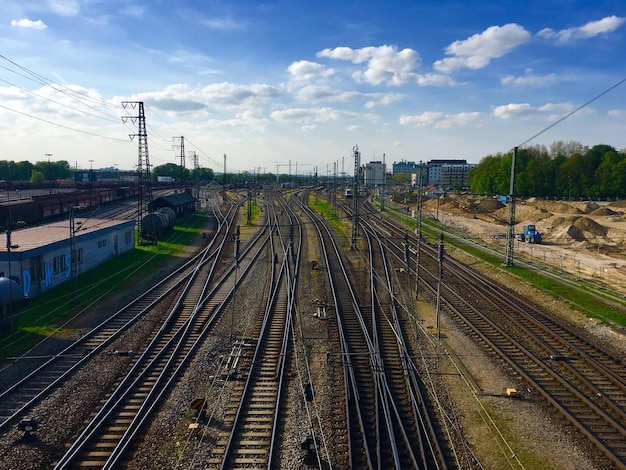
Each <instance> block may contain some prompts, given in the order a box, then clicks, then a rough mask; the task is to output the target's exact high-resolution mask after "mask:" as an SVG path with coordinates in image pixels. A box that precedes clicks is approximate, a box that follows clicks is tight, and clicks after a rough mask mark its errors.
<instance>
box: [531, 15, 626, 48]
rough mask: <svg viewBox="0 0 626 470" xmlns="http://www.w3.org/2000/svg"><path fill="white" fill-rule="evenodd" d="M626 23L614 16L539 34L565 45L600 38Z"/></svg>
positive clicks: (543, 31) (546, 29) (547, 30)
mask: <svg viewBox="0 0 626 470" xmlns="http://www.w3.org/2000/svg"><path fill="white" fill-rule="evenodd" d="M624 21H626V18H621V17H618V16H615V15H613V16H607V17H605V18H602V19H601V20H598V21H590V22H589V23H587V24H585V25H583V26H580V27H574V28H568V29H562V30H560V31H554V30H553V29H550V28H545V29H542V30H541V31H539V32H538V33H537V34H538V35H539V36H541V37H543V38H545V39H555V40H556V42H557V43H559V44H565V43H567V42H569V41H570V40H573V39H589V38H593V37H596V36H599V35H600V34H606V33H610V32H613V31H615V30H616V29H617V28H619V27H620V26H621V25H622V24H623V23H624Z"/></svg>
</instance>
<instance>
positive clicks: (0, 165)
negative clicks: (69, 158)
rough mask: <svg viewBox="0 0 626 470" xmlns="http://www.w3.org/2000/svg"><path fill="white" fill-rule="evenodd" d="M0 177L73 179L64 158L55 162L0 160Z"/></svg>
mask: <svg viewBox="0 0 626 470" xmlns="http://www.w3.org/2000/svg"><path fill="white" fill-rule="evenodd" d="M0 179H1V180H4V181H30V182H33V183H41V182H44V181H52V180H64V179H72V180H73V179H74V173H73V171H72V169H71V167H70V164H69V163H68V162H66V161H65V160H60V161H57V162H52V161H51V162H48V161H43V162H37V163H31V162H14V161H7V160H5V161H0Z"/></svg>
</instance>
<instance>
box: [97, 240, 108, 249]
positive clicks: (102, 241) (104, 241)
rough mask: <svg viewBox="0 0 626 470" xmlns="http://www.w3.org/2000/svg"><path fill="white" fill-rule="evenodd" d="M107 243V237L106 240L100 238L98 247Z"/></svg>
mask: <svg viewBox="0 0 626 470" xmlns="http://www.w3.org/2000/svg"><path fill="white" fill-rule="evenodd" d="M106 244H107V241H106V239H105V240H99V241H98V248H103V247H105V246H106Z"/></svg>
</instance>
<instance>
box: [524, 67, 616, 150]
mask: <svg viewBox="0 0 626 470" xmlns="http://www.w3.org/2000/svg"><path fill="white" fill-rule="evenodd" d="M624 82H626V77H625V78H622V79H621V80H620V81H619V82H617V83H616V84H615V85H613V86H611V87H609V88H607V89H606V90H604V91H603V92H602V93H600V94H598V95H596V96H594V97H593V98H591V99H590V100H589V101H587V102H586V103H583V104H581V105H580V106H579V107H578V108H576V109H574V110H573V111H570V112H569V113H567V114H566V115H565V116H563V117H561V118H559V119H557V120H556V121H554V122H553V123H552V124H550V125H549V126H548V127H545V128H544V129H542V130H540V131H539V132H537V133H536V134H535V135H533V136H532V137H530V138H528V139H526V140H525V141H524V142H522V143H521V144H519V145H518V147H523V146H524V145H526V144H527V143H528V142H530V141H532V140H534V139H536V138H537V137H539V136H540V135H542V134H544V133H546V132H548V131H549V130H550V129H552V128H553V127H554V126H556V125H557V124H560V123H561V122H563V121H565V120H566V119H567V118H569V117H571V116H573V115H574V114H576V113H577V112H578V111H580V110H581V109H583V108H586V107H587V106H589V105H590V104H591V103H593V102H594V101H596V100H598V99H600V98H601V97H603V96H604V95H606V94H607V93H609V92H611V91H613V90H614V89H615V88H617V87H618V86H620V85H621V84H622V83H624Z"/></svg>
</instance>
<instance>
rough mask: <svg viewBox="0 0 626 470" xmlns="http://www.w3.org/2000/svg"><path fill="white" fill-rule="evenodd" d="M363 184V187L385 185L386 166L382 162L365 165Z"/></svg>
mask: <svg viewBox="0 0 626 470" xmlns="http://www.w3.org/2000/svg"><path fill="white" fill-rule="evenodd" d="M364 169H365V172H364V182H365V186H370V187H373V186H377V185H381V184H385V175H386V173H387V165H386V164H385V163H383V162H380V161H379V162H369V163H367V164H366V165H365V168H364Z"/></svg>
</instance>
